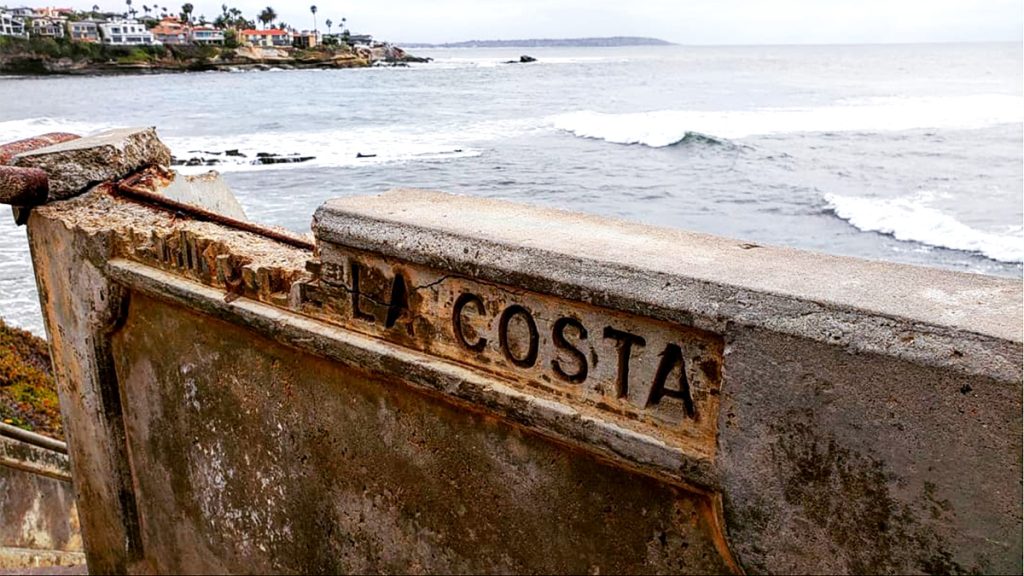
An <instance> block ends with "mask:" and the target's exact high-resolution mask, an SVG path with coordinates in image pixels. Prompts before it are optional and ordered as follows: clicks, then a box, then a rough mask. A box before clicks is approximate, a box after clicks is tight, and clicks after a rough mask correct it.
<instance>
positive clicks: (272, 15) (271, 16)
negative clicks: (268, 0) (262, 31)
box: [256, 6, 277, 28]
mask: <svg viewBox="0 0 1024 576" xmlns="http://www.w3.org/2000/svg"><path fill="white" fill-rule="evenodd" d="M256 18H257V19H258V20H259V21H260V22H262V23H263V27H264V28H266V27H267V25H268V24H272V23H273V22H274V20H277V12H274V9H273V8H271V7H270V6H267V7H266V8H264V9H263V11H262V12H260V14H259V16H257V17H256Z"/></svg>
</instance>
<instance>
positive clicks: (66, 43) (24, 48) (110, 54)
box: [0, 36, 168, 63]
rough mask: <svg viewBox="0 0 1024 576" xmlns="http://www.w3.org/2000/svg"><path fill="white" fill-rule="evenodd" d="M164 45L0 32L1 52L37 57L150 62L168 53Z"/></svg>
mask: <svg viewBox="0 0 1024 576" xmlns="http://www.w3.org/2000/svg"><path fill="white" fill-rule="evenodd" d="M167 53H168V52H167V49H166V48H165V47H163V46H107V45H105V44H92V43H88V42H71V41H70V40H68V39H67V38H59V39H53V38H30V39H28V40H26V39H24V38H13V37H10V36H0V55H6V56H26V55H31V56H34V57H36V58H37V59H38V58H51V59H56V58H70V59H72V60H87V61H89V62H94V63H103V62H111V61H114V62H123V61H126V62H144V61H145V62H152V61H154V60H157V59H160V58H164V57H166V56H167Z"/></svg>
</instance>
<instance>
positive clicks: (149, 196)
mask: <svg viewBox="0 0 1024 576" xmlns="http://www.w3.org/2000/svg"><path fill="white" fill-rule="evenodd" d="M130 180H131V179H129V181H121V182H117V183H116V184H114V185H113V186H111V189H112V191H113V192H114V193H115V194H118V195H120V196H122V197H124V198H128V199H131V200H136V201H141V202H144V203H146V204H150V205H153V206H155V207H158V208H163V209H165V210H168V211H170V212H173V213H175V214H181V215H183V216H186V217H188V218H193V219H195V220H199V221H204V222H214V223H216V224H221V225H223V226H227V227H229V228H234V229H235V230H242V231H244V232H251V233H253V234H257V235H259V236H263V237H265V238H270V239H271V240H276V241H278V242H282V243H284V244H288V245H289V246H294V247H295V248H302V249H304V250H314V249H315V248H316V245H315V244H313V243H312V242H310V241H309V240H306V239H305V238H303V237H301V236H298V235H295V234H288V233H286V232H284V231H281V230H274V229H271V228H266V227H264V226H260V225H258V224H253V223H252V222H245V221H242V220H236V219H234V218H229V217H227V216H224V215H223V214H218V213H216V212H211V211H209V210H204V209H202V208H199V207H198V206H193V205H191V204H185V203H184V202H178V201H176V200H171V199H170V198H168V197H166V196H161V195H160V194H156V193H154V192H150V191H148V190H143V189H141V188H138V187H135V186H132V185H131V184H130V183H129V182H130Z"/></svg>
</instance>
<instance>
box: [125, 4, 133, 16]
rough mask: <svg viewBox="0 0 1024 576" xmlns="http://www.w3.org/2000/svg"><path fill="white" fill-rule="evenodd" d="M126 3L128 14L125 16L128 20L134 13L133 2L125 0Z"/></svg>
mask: <svg viewBox="0 0 1024 576" xmlns="http://www.w3.org/2000/svg"><path fill="white" fill-rule="evenodd" d="M124 3H125V4H127V5H128V12H126V13H125V15H124V16H125V18H127V17H128V15H129V14H131V12H132V0H124Z"/></svg>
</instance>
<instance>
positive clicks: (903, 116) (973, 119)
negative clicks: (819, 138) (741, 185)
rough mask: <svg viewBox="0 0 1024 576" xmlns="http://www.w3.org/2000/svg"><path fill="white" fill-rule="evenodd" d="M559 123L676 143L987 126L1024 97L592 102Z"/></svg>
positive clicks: (598, 135)
mask: <svg viewBox="0 0 1024 576" xmlns="http://www.w3.org/2000/svg"><path fill="white" fill-rule="evenodd" d="M549 120H550V122H551V124H552V125H553V126H554V127H555V128H556V129H558V130H562V131H564V132H568V133H570V134H574V135H576V136H579V137H582V138H595V139H599V140H605V141H608V142H612V143H615V144H642V145H644V146H650V147H652V148H661V147H665V146H672V145H674V144H678V143H680V142H683V141H685V139H686V138H687V136H688V135H693V134H700V135H702V136H705V137H710V138H712V139H714V140H716V141H721V140H734V139H738V138H745V137H748V136H763V135H771V134H789V133H797V132H894V131H901V130H914V129H922V128H983V127H986V126H993V125H997V124H1006V123H1019V122H1022V121H1024V98H1022V97H1020V96H1011V95H1003V94H978V95H973V96H952V97H932V98H917V97H915V98H894V97H886V98H863V99H856V100H844V101H840V102H838V103H836V104H834V105H830V106H820V107H802V108H762V109H756V110H734V111H717V112H716V111H696V110H693V111H691V110H661V111H654V112H630V113H623V114H608V113H602V112H593V111H589V110H584V111H579V112H570V113H566V114H559V115H557V116H552V117H551V118H549Z"/></svg>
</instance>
